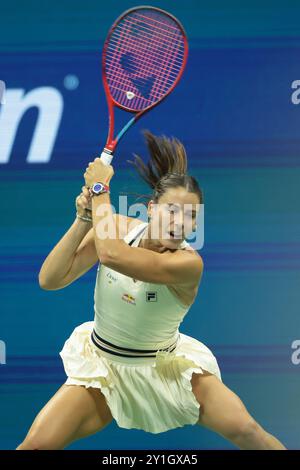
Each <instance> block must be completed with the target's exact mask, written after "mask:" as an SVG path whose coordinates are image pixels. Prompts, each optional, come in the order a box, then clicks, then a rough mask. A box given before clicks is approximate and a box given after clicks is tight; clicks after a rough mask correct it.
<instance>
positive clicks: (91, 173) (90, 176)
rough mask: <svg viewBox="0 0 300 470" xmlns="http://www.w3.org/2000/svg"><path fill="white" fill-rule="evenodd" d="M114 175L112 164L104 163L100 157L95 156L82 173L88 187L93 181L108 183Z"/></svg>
mask: <svg viewBox="0 0 300 470" xmlns="http://www.w3.org/2000/svg"><path fill="white" fill-rule="evenodd" d="M113 175H114V169H113V167H112V165H105V164H104V163H103V162H102V160H101V159H100V157H96V158H95V160H94V161H93V162H90V163H89V165H88V167H87V168H86V172H85V173H84V175H83V176H84V179H85V185H86V186H87V187H88V188H90V187H91V186H92V185H93V184H94V183H97V182H100V183H105V184H109V182H110V180H111V178H112V177H113Z"/></svg>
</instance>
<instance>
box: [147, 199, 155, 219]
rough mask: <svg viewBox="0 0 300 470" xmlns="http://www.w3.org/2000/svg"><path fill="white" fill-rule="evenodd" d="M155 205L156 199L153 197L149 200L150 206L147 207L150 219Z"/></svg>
mask: <svg viewBox="0 0 300 470" xmlns="http://www.w3.org/2000/svg"><path fill="white" fill-rule="evenodd" d="M153 205H154V201H153V199H151V200H150V201H149V202H148V208H147V214H148V219H151V217H152V215H153Z"/></svg>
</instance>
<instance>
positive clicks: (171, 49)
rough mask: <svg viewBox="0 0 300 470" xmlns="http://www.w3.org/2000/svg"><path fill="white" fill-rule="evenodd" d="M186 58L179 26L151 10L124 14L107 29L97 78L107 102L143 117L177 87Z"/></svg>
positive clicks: (166, 15)
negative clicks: (101, 78)
mask: <svg viewBox="0 0 300 470" xmlns="http://www.w3.org/2000/svg"><path fill="white" fill-rule="evenodd" d="M187 56H188V41H187V37H186V33H185V31H184V28H183V26H182V25H181V23H180V22H179V21H178V20H177V18H175V17H174V16H173V15H171V14H170V13H168V12H166V11H164V10H162V9H160V8H156V7H151V6H139V7H134V8H130V9H129V10H126V11H125V12H124V13H123V14H122V15H120V16H119V18H117V20H116V21H115V22H114V24H113V25H112V27H111V28H110V30H109V33H108V35H107V38H106V40H105V43H104V47H103V54H102V76H103V85H104V89H105V93H106V96H107V100H108V101H109V100H110V101H111V102H112V103H113V104H114V105H115V106H118V107H119V108H121V109H124V110H125V111H130V112H134V113H144V112H145V111H148V110H149V109H151V108H152V107H154V106H156V105H157V104H158V103H160V102H161V101H162V100H163V99H164V98H166V97H167V96H168V95H169V94H170V93H171V92H172V90H173V89H174V88H175V86H176V85H177V83H178V81H179V80H180V78H181V76H182V73H183V71H184V68H185V65H186V61H187Z"/></svg>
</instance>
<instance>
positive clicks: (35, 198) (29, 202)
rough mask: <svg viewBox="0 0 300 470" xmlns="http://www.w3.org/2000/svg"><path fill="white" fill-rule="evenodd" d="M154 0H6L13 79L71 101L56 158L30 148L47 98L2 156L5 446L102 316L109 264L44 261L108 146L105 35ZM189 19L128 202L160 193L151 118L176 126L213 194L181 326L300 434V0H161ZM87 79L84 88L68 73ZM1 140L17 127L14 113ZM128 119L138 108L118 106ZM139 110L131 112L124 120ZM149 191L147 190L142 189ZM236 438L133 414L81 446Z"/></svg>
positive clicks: (268, 411)
mask: <svg viewBox="0 0 300 470" xmlns="http://www.w3.org/2000/svg"><path fill="white" fill-rule="evenodd" d="M139 3H140V2H135V1H131V2H127V1H114V2H111V3H108V4H107V5H105V8H104V6H103V3H102V2H99V1H92V0H85V1H84V2H83V1H74V0H73V1H72V2H71V1H60V2H58V1H51V2H50V1H46V0H45V1H36V0H31V1H27V2H21V1H18V2H17V1H10V2H6V3H5V4H3V5H2V6H1V30H0V79H1V80H4V81H5V83H6V87H7V97H9V92H10V91H11V90H13V89H23V90H24V92H25V93H28V92H30V91H32V90H34V89H36V88H39V87H54V88H55V89H57V90H58V91H59V92H60V94H61V95H62V97H63V105H64V107H63V113H62V119H61V123H60V126H59V130H58V134H57V138H56V140H55V145H54V148H53V151H52V153H51V158H50V160H49V161H48V162H46V163H29V162H28V160H27V156H28V151H29V147H30V143H31V140H32V137H33V134H34V129H35V125H36V123H37V116H38V113H37V109H36V108H32V109H30V110H29V111H27V112H26V113H25V115H24V116H23V118H22V121H21V122H20V125H19V126H18V131H17V134H16V136H15V139H14V142H13V146H12V149H11V153H10V158H9V161H8V162H7V163H2V164H0V200H1V233H0V237H1V239H0V268H1V270H0V278H1V285H0V289H1V291H0V294H1V301H0V312H1V314H0V340H2V341H5V343H6V347H7V357H6V364H1V365H0V382H1V385H0V394H1V400H0V448H1V449H13V448H15V447H16V446H17V445H18V444H19V443H20V442H21V441H22V440H23V438H24V437H25V434H26V432H27V430H28V428H29V426H30V425H31V423H32V421H33V419H34V417H35V416H36V414H37V413H38V412H39V410H40V409H41V408H42V406H43V405H44V404H45V403H46V402H47V401H48V400H49V399H50V397H51V396H52V395H53V394H54V393H55V391H56V390H57V389H58V388H59V386H60V385H61V384H62V383H63V382H64V381H65V374H64V371H63V367H62V363H61V360H60V357H59V356H58V352H59V351H60V350H61V348H62V346H63V343H64V341H65V340H66V339H67V337H68V336H69V335H70V334H71V332H72V330H73V329H74V328H75V327H76V326H77V325H78V324H80V323H83V322H84V321H89V320H92V319H93V291H94V282H95V275H96V267H94V268H93V269H92V270H91V271H89V272H88V273H86V274H85V275H84V276H83V277H82V278H81V279H79V280H77V281H75V282H74V283H73V284H72V285H70V286H68V287H67V288H65V289H63V290H60V291H53V292H49V291H43V290H42V289H41V288H40V287H39V284H38V272H39V269H40V267H41V264H42V263H43V261H44V259H45V258H46V256H47V255H48V253H49V252H50V251H51V249H52V248H53V247H54V245H55V244H56V243H57V242H58V241H59V239H60V238H61V237H62V236H63V235H64V233H65V232H66V231H67V230H68V228H69V227H70V225H71V224H72V223H73V220H74V216H75V212H74V211H75V198H76V196H77V195H78V194H79V193H80V191H81V186H82V185H83V183H84V181H83V173H84V172H85V168H86V166H87V164H88V162H89V161H91V160H92V159H94V158H95V156H97V155H98V154H99V152H100V151H101V150H102V148H103V145H104V143H105V140H106V132H107V120H108V116H107V108H106V101H105V96H104V91H103V88H102V84H101V48H102V44H103V40H104V38H105V35H106V33H107V31H108V29H109V27H110V25H111V24H112V22H113V21H114V19H115V18H116V17H117V16H118V15H119V14H120V13H122V11H123V10H125V9H127V8H130V7H132V6H135V5H138V4H139ZM151 5H155V6H159V7H161V8H164V9H167V10H169V11H170V12H171V13H173V14H174V15H175V16H177V17H178V18H179V19H180V20H181V22H182V23H183V25H184V27H185V29H186V31H187V34H188V37H189V43H190V51H189V59H188V63H187V68H186V71H185V74H184V76H183V78H182V80H181V82H180V83H179V85H178V87H177V88H176V90H175V91H174V92H173V93H172V94H171V95H170V96H169V97H168V98H167V99H166V100H165V101H164V102H163V103H162V104H161V105H160V106H159V107H157V108H155V109H154V110H152V111H151V112H150V113H148V114H147V115H145V117H143V118H142V119H141V120H140V121H139V122H138V123H137V124H136V125H135V126H134V127H133V128H132V129H131V130H130V131H129V132H128V133H127V135H126V136H125V138H124V139H123V140H122V142H121V143H120V145H119V147H118V150H117V153H116V157H115V159H114V161H113V165H114V169H115V176H114V178H113V181H112V192H113V195H112V201H113V203H114V204H115V205H116V204H117V202H118V194H119V192H121V191H125V192H126V191H128V192H129V191H132V190H133V191H137V192H142V193H147V192H148V193H150V191H149V190H148V188H147V187H146V186H145V185H144V183H143V182H142V181H141V180H139V181H138V179H137V178H136V173H135V170H134V168H133V167H131V166H130V165H129V164H128V163H127V162H126V160H127V159H128V158H131V157H132V154H133V152H135V153H139V154H141V155H143V156H144V157H145V159H146V151H145V146H144V142H143V136H142V133H141V130H142V129H145V128H149V129H150V130H151V131H152V132H154V133H158V134H162V133H164V134H166V135H169V136H171V135H174V136H176V137H177V138H179V139H180V140H182V142H183V143H184V145H185V146H186V150H187V152H188V161H189V172H190V173H191V174H193V175H194V176H195V177H196V178H197V179H198V181H199V184H200V186H201V188H202V189H203V192H204V198H205V244H204V246H203V248H202V249H201V250H200V253H201V256H202V258H203V260H204V266H205V271H204V274H203V278H202V283H201V286H200V289H199V293H198V297H197V300H196V302H195V303H194V305H193V306H192V308H191V309H190V311H189V313H188V315H187V317H186V318H185V320H184V323H183V324H182V325H181V331H182V332H184V333H186V334H189V335H191V336H194V337H196V338H197V339H199V340H200V341H202V342H204V343H205V344H206V345H207V346H208V347H210V348H211V349H212V351H213V352H214V354H215V355H216V357H217V359H218V362H219V365H220V368H221V372H222V378H223V381H224V383H225V384H226V385H227V386H228V387H229V388H231V389H232V390H234V391H235V392H236V393H237V394H238V395H239V396H240V397H241V399H242V400H243V402H244V403H245V405H246V407H247V408H248V410H249V412H250V413H251V414H252V415H253V416H254V417H255V419H256V420H257V421H258V422H259V423H260V424H261V425H262V426H263V427H265V429H266V430H268V431H269V432H271V433H272V434H274V435H276V436H277V437H278V438H279V439H280V440H282V441H283V442H284V444H285V445H286V446H287V447H289V448H294V449H300V441H299V422H300V402H299V390H300V364H299V365H296V364H293V363H292V361H291V355H292V352H293V350H292V348H291V344H292V342H293V341H294V340H296V339H299V338H300V329H299V324H300V321H299V304H300V302H299V280H300V218H299V215H300V210H299V201H300V185H299V178H300V140H299V129H300V105H298V106H297V105H295V104H293V102H292V99H291V96H292V93H293V91H294V90H293V89H292V82H293V81H294V80H297V79H298V80H299V79H300V62H299V54H300V27H299V24H300V23H299V18H300V3H299V1H298V2H296V1H285V2H283V1H281V2H276V1H272V2H271V1H270V2H269V1H258V0H253V1H251V2H250V1H244V2H242V3H241V2H240V1H233V0H228V1H227V2H224V1H209V2H208V1H192V0H184V1H181V0H180V1H176V2H171V1H161V2H157V1H152V2H151ZM68 75H73V76H76V77H77V78H78V87H77V88H75V89H73V90H72V89H68V88H66V87H65V85H64V79H65V77H66V76H68ZM5 106H9V102H6V104H3V105H2V107H1V108H0V153H1V141H2V142H3V139H4V136H5V132H6V129H5V127H4V126H1V113H3V110H4V107H5ZM117 119H120V121H117V127H118V126H120V125H121V124H120V123H121V122H122V123H123V122H125V121H124V113H120V114H118V117H117ZM122 119H123V121H122ZM132 202H133V201H132ZM133 447H134V448H147V449H151V448H152V449H155V448H171V449H176V448H177V449H192V448H194V449H232V448H234V447H233V446H232V445H231V444H230V443H229V442H227V441H226V440H224V439H223V438H222V437H220V436H218V435H216V434H214V433H212V432H210V431H208V430H206V429H203V428H200V427H199V426H193V427H192V426H186V427H184V428H180V429H175V430H172V431H169V432H167V433H162V434H159V435H151V434H148V433H145V432H143V431H137V430H134V429H132V430H125V429H121V428H118V427H117V425H116V424H115V422H113V423H112V424H111V425H110V426H108V427H107V428H105V429H104V430H103V431H102V432H100V433H98V434H96V435H94V436H92V437H88V438H86V439H83V440H81V441H78V442H76V443H74V444H73V445H71V446H70V447H69V449H114V448H119V449H120V448H123V449H131V448H133Z"/></svg>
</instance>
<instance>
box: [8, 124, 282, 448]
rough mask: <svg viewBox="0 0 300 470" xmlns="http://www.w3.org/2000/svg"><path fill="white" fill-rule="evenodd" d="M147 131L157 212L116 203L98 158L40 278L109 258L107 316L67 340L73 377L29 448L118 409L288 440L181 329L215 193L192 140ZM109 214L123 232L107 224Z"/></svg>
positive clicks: (48, 281) (129, 419) (142, 418)
mask: <svg viewBox="0 0 300 470" xmlns="http://www.w3.org/2000/svg"><path fill="white" fill-rule="evenodd" d="M145 136H146V140H147V145H148V149H149V152H150V160H149V162H148V164H147V165H145V164H144V163H143V160H142V159H141V158H140V157H139V156H137V155H135V161H134V162H132V163H133V164H134V165H135V167H136V169H137V170H138V173H139V174H140V175H141V176H142V178H143V179H144V180H145V181H146V182H147V183H148V184H149V185H150V186H151V187H152V189H153V193H152V198H151V200H150V201H149V204H148V207H147V210H148V216H149V221H148V222H143V221H141V220H139V219H134V218H130V217H126V216H121V215H119V214H116V215H114V214H113V210H112V207H111V203H110V195H109V185H110V181H111V178H112V176H113V175H114V170H113V168H112V166H111V165H109V166H105V165H104V164H103V163H102V162H101V160H100V159H99V158H96V159H95V160H94V161H93V162H91V163H90V164H89V166H88V167H87V169H86V172H85V174H84V177H85V187H83V188H82V193H81V194H80V196H78V197H77V198H76V207H77V217H76V219H75V221H74V222H73V224H72V226H71V227H70V228H69V230H68V231H67V232H66V234H65V235H64V236H63V237H62V239H61V240H60V241H59V243H58V244H57V245H56V246H55V247H54V249H53V250H52V251H51V252H50V254H49V255H48V257H47V258H46V260H45V261H44V263H43V265H42V268H41V271H40V274H39V282H40V286H41V287H42V288H43V289H46V290H56V289H62V288H64V287H66V286H67V285H69V284H71V283H72V282H74V281H75V280H76V279H78V278H79V277H80V276H82V275H83V274H84V273H85V272H87V271H88V270H89V269H90V268H91V267H92V266H93V265H95V264H96V263H99V261H100V263H99V267H98V271H97V279H96V285H95V291H94V309H95V317H94V321H87V322H85V323H83V324H81V325H79V326H77V327H76V328H75V330H74V331H73V332H72V334H71V336H70V337H69V339H67V341H66V342H65V344H64V346H63V349H62V351H61V352H60V355H61V357H62V360H63V364H64V368H65V371H66V374H67V380H66V382H65V383H64V384H63V385H62V386H61V387H60V388H59V390H58V391H57V392H56V393H55V395H54V396H53V397H52V398H51V399H50V401H49V402H48V403H47V404H46V405H45V406H44V408H43V409H42V410H41V411H40V412H39V414H38V415H37V416H36V418H35V420H34V422H33V424H32V426H31V428H30V429H29V431H28V434H27V436H26V438H25V439H24V441H23V442H22V443H21V444H20V445H19V446H18V448H17V449H24V450H25V449H63V448H65V447H66V446H68V445H69V444H71V443H72V442H74V441H76V440H78V439H81V438H84V437H86V436H89V435H91V434H94V433H96V432H98V431H100V430H102V429H104V428H105V427H106V426H108V424H109V423H111V421H112V420H113V419H115V421H116V422H117V424H118V425H119V426H120V427H122V428H128V429H130V428H134V429H142V430H144V431H146V432H150V433H155V434H156V433H161V432H165V431H168V430H169V429H174V428H178V427H182V426H185V425H188V424H199V425H202V426H205V427H207V428H208V429H210V430H212V431H215V432H216V433H218V434H220V435H221V436H223V437H224V438H225V439H227V440H229V441H230V442H232V443H233V444H234V445H235V446H237V447H238V448H240V449H285V447H284V446H283V445H282V444H281V443H280V442H279V441H278V440H277V439H276V438H275V437H274V436H272V435H270V434H269V433H268V432H266V431H265V430H264V429H263V428H262V427H261V426H260V425H259V424H258V423H257V422H256V421H255V420H254V418H253V417H252V416H251V415H250V414H249V412H248V411H247V409H246V408H245V406H244V404H243V403H242V401H241V400H240V398H239V397H238V396H237V395H236V394H235V393H234V392H233V391H231V390H230V389H229V388H228V387H227V386H226V385H225V384H224V383H223V381H222V379H221V373H220V369H219V366H218V363H217V360H216V358H215V356H214V355H213V353H212V352H211V350H210V349H209V348H208V347H206V346H205V345H204V344H203V343H201V342H200V341H198V340H197V339H195V338H192V337H191V336H188V335H185V334H183V333H182V332H180V331H179V325H180V323H181V322H182V320H183V318H184V317H185V315H186V314H187V312H188V311H189V309H190V307H191V305H192V304H193V302H194V301H195V298H196V295H197V291H198V288H199V284H200V280H201V277H202V272H203V261H202V258H201V256H200V255H199V254H198V253H197V252H196V251H194V250H193V249H192V248H191V246H190V245H189V244H188V243H187V242H186V241H185V238H187V235H188V233H187V231H186V227H192V229H195V223H196V217H197V212H198V211H199V210H201V204H203V195H202V191H201V189H200V188H199V186H198V184H197V181H196V180H195V178H194V177H193V176H190V175H188V174H187V157H186V152H185V149H184V147H183V145H182V144H181V143H180V142H179V141H178V140H177V139H171V140H170V139H167V138H166V137H164V136H163V137H157V136H154V135H153V134H151V133H150V132H149V131H146V132H145ZM87 188H89V190H88V189H87ZM103 207H105V210H102V209H103ZM199 207H200V209H199ZM90 209H91V210H92V217H91V212H90ZM166 221H167V223H165V222H166ZM105 225H106V226H113V228H114V229H115V234H114V236H103V235H104V226H105ZM190 230H191V229H190V228H189V231H190ZM155 233H156V235H155V236H154V235H153V234H155ZM195 313H196V312H195ZM199 445H200V443H199Z"/></svg>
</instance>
